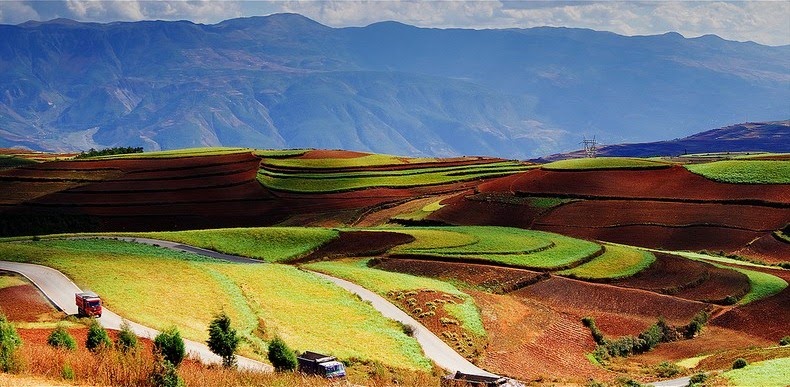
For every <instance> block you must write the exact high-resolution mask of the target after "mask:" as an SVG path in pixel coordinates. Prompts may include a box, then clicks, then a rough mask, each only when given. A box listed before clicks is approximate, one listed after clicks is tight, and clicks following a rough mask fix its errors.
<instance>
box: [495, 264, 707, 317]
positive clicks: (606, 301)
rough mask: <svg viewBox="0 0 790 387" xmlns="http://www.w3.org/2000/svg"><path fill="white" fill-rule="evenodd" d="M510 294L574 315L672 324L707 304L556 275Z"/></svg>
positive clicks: (705, 306) (690, 315) (691, 314)
mask: <svg viewBox="0 0 790 387" xmlns="http://www.w3.org/2000/svg"><path fill="white" fill-rule="evenodd" d="M510 294H511V295H513V296H514V297H519V298H526V299H529V300H533V301H536V302H541V303H543V304H545V305H548V306H550V307H552V308H554V309H557V310H559V311H563V312H566V313H569V314H572V315H574V316H577V317H578V318H581V317H583V316H585V315H589V314H591V313H595V312H605V313H613V314H622V315H626V316H628V315H630V316H636V317H648V318H651V319H657V318H658V317H659V316H663V317H664V318H666V319H667V321H668V322H670V323H672V324H676V325H681V324H687V323H688V322H689V320H691V318H692V317H693V316H694V314H696V313H697V312H699V311H700V310H703V309H706V308H707V307H708V306H707V305H706V304H704V303H701V302H696V301H689V300H684V299H681V298H677V297H671V296H666V295H661V294H656V293H652V292H648V291H644V290H638V289H629V288H620V287H616V286H611V285H604V284H593V283H588V282H583V281H578V280H572V279H568V278H562V277H557V276H552V277H551V278H550V279H548V280H546V281H541V282H538V283H537V284H535V285H531V286H527V287H525V288H523V289H520V290H517V291H515V292H513V293H510Z"/></svg>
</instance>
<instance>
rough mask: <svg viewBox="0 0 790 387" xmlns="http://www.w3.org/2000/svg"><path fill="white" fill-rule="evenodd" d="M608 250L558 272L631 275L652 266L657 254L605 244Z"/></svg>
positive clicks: (606, 276) (585, 276)
mask: <svg viewBox="0 0 790 387" xmlns="http://www.w3.org/2000/svg"><path fill="white" fill-rule="evenodd" d="M604 248H606V252H605V253H604V254H603V255H601V256H599V257H597V258H595V259H593V260H592V261H590V262H587V263H585V264H583V265H580V266H577V267H575V268H573V269H570V270H565V271H561V272H558V273H557V274H561V275H568V276H572V277H576V278H581V279H591V280H596V279H616V278H625V277H630V276H632V275H634V274H636V273H638V272H640V271H642V270H644V269H646V268H647V267H648V266H650V265H651V264H652V263H653V262H655V261H656V256H655V255H653V254H652V253H650V252H647V251H642V250H637V249H635V248H631V247H625V246H619V245H609V244H607V245H604Z"/></svg>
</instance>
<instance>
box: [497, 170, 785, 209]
mask: <svg viewBox="0 0 790 387" xmlns="http://www.w3.org/2000/svg"><path fill="white" fill-rule="evenodd" d="M519 176H520V177H519V178H518V179H516V180H515V181H513V182H512V187H513V190H514V191H516V192H518V193H522V194H529V195H535V194H540V195H543V196H546V195H557V196H565V195H573V196H582V197H609V198H629V199H667V200H702V201H714V200H736V201H744V200H756V201H765V202H773V203H782V204H785V205H786V204H788V203H790V187H788V185H787V184H767V185H758V184H726V183H718V182H715V181H713V180H708V179H706V178H704V177H702V176H699V175H696V174H693V173H691V172H689V171H688V170H687V169H686V168H684V167H682V166H673V167H671V168H665V169H653V170H608V171H547V170H543V169H534V170H531V171H528V172H524V173H521V174H519Z"/></svg>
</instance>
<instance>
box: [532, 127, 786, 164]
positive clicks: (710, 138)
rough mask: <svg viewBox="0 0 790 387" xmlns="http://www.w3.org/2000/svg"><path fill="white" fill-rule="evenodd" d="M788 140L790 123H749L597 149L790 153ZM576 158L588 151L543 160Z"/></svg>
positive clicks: (646, 153) (625, 153) (648, 153)
mask: <svg viewBox="0 0 790 387" xmlns="http://www.w3.org/2000/svg"><path fill="white" fill-rule="evenodd" d="M788 139H790V120H784V121H774V122H746V123H742V124H737V125H730V126H726V127H723V128H718V129H712V130H707V131H704V132H701V133H697V134H693V135H691V136H688V137H684V138H678V139H674V140H669V141H657V142H647V143H638V144H615V145H604V146H601V147H599V148H598V149H597V154H598V155H599V156H616V157H653V156H681V155H684V154H698V153H708V152H711V153H715V152H752V151H759V152H772V153H790V141H788ZM575 157H584V151H581V150H579V151H574V152H568V153H561V154H554V155H551V156H547V157H544V158H542V159H541V160H543V161H554V160H561V159H567V158H575Z"/></svg>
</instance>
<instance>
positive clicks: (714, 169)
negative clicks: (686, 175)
mask: <svg viewBox="0 0 790 387" xmlns="http://www.w3.org/2000/svg"><path fill="white" fill-rule="evenodd" d="M686 169H688V170H689V171H691V172H693V173H696V174H698V175H702V176H704V177H705V178H708V179H711V180H715V181H720V182H724V183H735V184H790V161H773V160H723V161H716V162H712V163H705V164H692V165H686Z"/></svg>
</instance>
